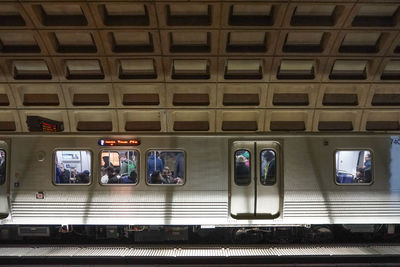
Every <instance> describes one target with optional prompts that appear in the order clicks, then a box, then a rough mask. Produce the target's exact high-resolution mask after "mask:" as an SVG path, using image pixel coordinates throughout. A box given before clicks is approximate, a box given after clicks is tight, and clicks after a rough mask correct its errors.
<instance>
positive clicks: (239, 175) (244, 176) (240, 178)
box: [234, 149, 251, 186]
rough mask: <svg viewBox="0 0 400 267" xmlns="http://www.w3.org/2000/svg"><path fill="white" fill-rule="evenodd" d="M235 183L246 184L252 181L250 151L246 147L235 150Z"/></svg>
mask: <svg viewBox="0 0 400 267" xmlns="http://www.w3.org/2000/svg"><path fill="white" fill-rule="evenodd" d="M234 180H235V184H236V185H238V186H246V185H249V184H250V183H251V171H250V152H249V151H248V150H245V149H240V150H236V151H235V172H234Z"/></svg>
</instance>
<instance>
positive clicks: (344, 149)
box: [332, 148, 375, 186]
mask: <svg viewBox="0 0 400 267" xmlns="http://www.w3.org/2000/svg"><path fill="white" fill-rule="evenodd" d="M341 151H359V152H360V151H368V152H369V153H370V155H371V158H372V159H371V182H369V183H339V182H338V181H337V175H336V153H337V152H341ZM332 162H333V181H334V183H335V184H336V185H337V186H371V185H372V184H373V183H374V182H375V153H374V151H373V150H372V149H371V148H343V149H339V148H337V149H335V150H334V151H333V160H332Z"/></svg>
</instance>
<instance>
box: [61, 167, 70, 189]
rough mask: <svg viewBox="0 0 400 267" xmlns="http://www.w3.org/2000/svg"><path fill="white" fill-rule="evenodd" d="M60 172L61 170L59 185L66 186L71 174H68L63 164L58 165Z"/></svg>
mask: <svg viewBox="0 0 400 267" xmlns="http://www.w3.org/2000/svg"><path fill="white" fill-rule="evenodd" d="M60 170H61V175H60V183H61V184H68V183H69V178H70V177H71V173H70V172H69V170H67V169H65V167H64V164H63V163H61V164H60Z"/></svg>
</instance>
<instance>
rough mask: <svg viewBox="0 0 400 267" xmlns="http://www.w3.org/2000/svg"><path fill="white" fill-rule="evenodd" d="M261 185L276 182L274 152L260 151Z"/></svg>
mask: <svg viewBox="0 0 400 267" xmlns="http://www.w3.org/2000/svg"><path fill="white" fill-rule="evenodd" d="M260 179H261V180H260V181H261V184H263V185H271V184H274V183H275V182H276V157H275V151H273V150H269V149H268V150H263V151H261V176H260Z"/></svg>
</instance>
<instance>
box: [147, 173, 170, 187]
mask: <svg viewBox="0 0 400 267" xmlns="http://www.w3.org/2000/svg"><path fill="white" fill-rule="evenodd" d="M150 183H151V184H168V182H167V181H166V180H165V179H164V178H163V177H162V176H161V173H160V172H159V171H154V172H153V173H152V174H151V176H150Z"/></svg>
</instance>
